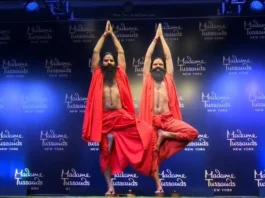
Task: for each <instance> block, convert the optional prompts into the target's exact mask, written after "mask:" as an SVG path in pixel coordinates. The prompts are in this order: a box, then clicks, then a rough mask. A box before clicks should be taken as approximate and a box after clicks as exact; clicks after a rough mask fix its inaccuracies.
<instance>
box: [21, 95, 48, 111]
mask: <svg viewBox="0 0 265 198" xmlns="http://www.w3.org/2000/svg"><path fill="white" fill-rule="evenodd" d="M21 104H22V108H23V109H24V111H25V113H43V112H44V111H45V110H46V109H48V98H47V97H46V96H38V95H25V94H22V95H21Z"/></svg>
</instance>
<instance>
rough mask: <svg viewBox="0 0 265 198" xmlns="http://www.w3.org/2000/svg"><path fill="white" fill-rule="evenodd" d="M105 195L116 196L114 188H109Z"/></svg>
mask: <svg viewBox="0 0 265 198" xmlns="http://www.w3.org/2000/svg"><path fill="white" fill-rule="evenodd" d="M105 195H115V191H114V188H109V189H108V191H107V192H106V193H105Z"/></svg>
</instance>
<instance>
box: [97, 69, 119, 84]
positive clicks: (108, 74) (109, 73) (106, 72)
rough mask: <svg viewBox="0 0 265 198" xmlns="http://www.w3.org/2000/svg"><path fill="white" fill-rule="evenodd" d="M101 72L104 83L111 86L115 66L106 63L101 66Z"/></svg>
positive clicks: (114, 74) (115, 70)
mask: <svg viewBox="0 0 265 198" xmlns="http://www.w3.org/2000/svg"><path fill="white" fill-rule="evenodd" d="M100 68H101V72H102V74H103V77H104V78H103V79H104V84H106V85H108V86H112V85H113V83H114V79H115V76H116V72H117V66H113V65H107V66H101V67H100Z"/></svg>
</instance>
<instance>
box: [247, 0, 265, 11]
mask: <svg viewBox="0 0 265 198" xmlns="http://www.w3.org/2000/svg"><path fill="white" fill-rule="evenodd" d="M250 10H251V11H253V12H260V11H263V10H264V3H263V2H261V1H259V0H252V1H251V2H250Z"/></svg>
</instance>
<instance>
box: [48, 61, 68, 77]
mask: <svg viewBox="0 0 265 198" xmlns="http://www.w3.org/2000/svg"><path fill="white" fill-rule="evenodd" d="M71 67H72V63H71V62H69V61H60V60H59V59H58V58H54V59H46V60H45V68H46V69H47V73H48V74H49V76H50V77H68V74H70V73H72V69H71Z"/></svg>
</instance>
